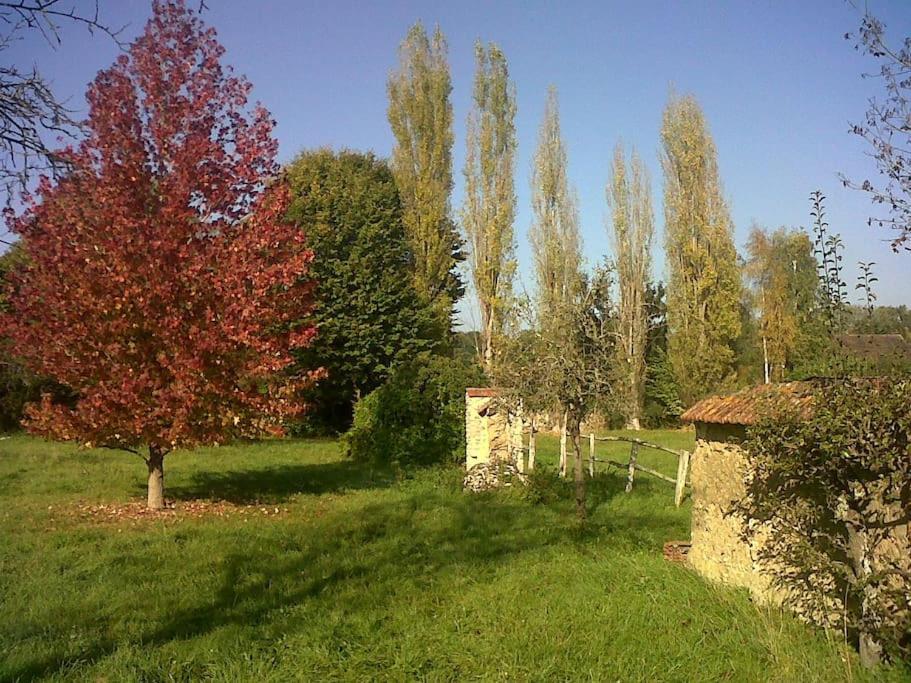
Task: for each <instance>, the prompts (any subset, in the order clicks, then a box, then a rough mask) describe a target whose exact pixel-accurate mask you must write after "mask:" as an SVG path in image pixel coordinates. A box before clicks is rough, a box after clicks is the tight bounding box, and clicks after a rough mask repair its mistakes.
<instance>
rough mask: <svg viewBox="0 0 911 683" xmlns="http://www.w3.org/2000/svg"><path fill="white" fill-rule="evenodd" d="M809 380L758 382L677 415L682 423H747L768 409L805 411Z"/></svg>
mask: <svg viewBox="0 0 911 683" xmlns="http://www.w3.org/2000/svg"><path fill="white" fill-rule="evenodd" d="M813 388H814V384H813V383H812V382H786V383H783V384H760V385H759V386H755V387H750V388H749V389H743V390H741V391H738V392H737V393H734V394H730V395H727V396H710V397H709V398H705V399H703V400H701V401H699V402H698V403H696V404H695V405H694V406H692V407H691V408H689V409H688V410H687V411H685V412H684V413H683V415H681V416H680V419H681V420H683V421H684V422H707V423H710V424H734V425H751V424H754V423H755V422H757V421H758V420H759V418H760V417H761V416H762V415H763V414H766V413H767V412H768V411H769V410H774V409H776V408H785V407H796V408H798V409H799V410H801V412H805V411H807V410H809V408H810V405H811V403H812V400H813V396H812V392H813Z"/></svg>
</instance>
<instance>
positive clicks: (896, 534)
mask: <svg viewBox="0 0 911 683" xmlns="http://www.w3.org/2000/svg"><path fill="white" fill-rule="evenodd" d="M909 391H911V381H909V379H908V378H907V377H901V376H893V377H889V378H881V379H877V380H872V381H871V380H865V379H841V380H830V381H822V382H819V381H817V382H816V383H814V384H813V385H810V387H809V389H808V391H807V397H808V398H809V401H810V402H809V405H810V408H811V409H810V410H802V409H800V408H796V407H794V406H792V405H791V404H788V406H786V407H785V409H784V410H783V411H776V410H771V412H769V414H768V415H765V416H763V419H762V420H760V422H759V423H758V424H756V425H753V426H752V427H751V428H750V429H749V431H748V433H747V436H748V440H747V442H746V444H745V446H746V452H747V454H748V456H749V465H750V467H749V473H748V476H747V477H746V478H745V483H746V485H747V496H746V497H745V498H744V500H743V501H742V503H741V504H740V505H739V506H738V507H739V510H736V511H733V512H739V513H740V514H742V515H743V516H744V517H745V518H746V519H747V520H749V521H750V523H748V524H745V525H744V534H745V536H746V537H747V538H748V539H750V540H760V538H761V540H760V543H759V544H758V545H757V546H756V547H758V548H759V550H758V552H757V556H756V557H755V558H754V559H756V560H757V561H758V562H760V563H762V566H764V567H765V570H766V571H767V572H768V573H769V574H770V575H771V576H772V578H773V580H774V581H775V583H776V584H777V585H778V586H779V587H782V588H784V589H785V590H786V593H785V595H786V596H787V599H788V600H789V601H790V602H792V603H796V606H798V607H800V608H802V609H801V612H802V613H803V614H804V615H805V616H807V617H808V618H810V619H812V620H814V621H817V622H821V623H822V624H823V625H826V626H829V627H835V628H837V629H838V630H839V631H842V630H843V631H844V633H845V638H848V637H851V638H853V639H854V641H855V642H856V643H858V644H859V646H860V657H861V662H863V663H864V664H865V665H867V666H871V665H874V664H876V663H878V662H879V660H880V658H881V657H882V656H884V655H885V656H886V657H889V658H891V659H893V660H897V661H902V660H905V661H907V658H908V656H909V655H911V591H909V588H911V554H909V552H908V543H909V538H908V535H907V529H908V528H909V525H911V506H909V505H908V501H909V500H911V446H909V444H911V403H909V402H908V392H909ZM805 405H806V404H805ZM770 408H774V406H771V405H770ZM807 413H809V414H807ZM754 520H755V521H756V522H759V523H753V521H754ZM833 598H836V599H837V600H839V601H841V602H842V604H841V605H838V606H837V611H835V610H833V602H832V600H833ZM833 612H835V613H834V614H833Z"/></svg>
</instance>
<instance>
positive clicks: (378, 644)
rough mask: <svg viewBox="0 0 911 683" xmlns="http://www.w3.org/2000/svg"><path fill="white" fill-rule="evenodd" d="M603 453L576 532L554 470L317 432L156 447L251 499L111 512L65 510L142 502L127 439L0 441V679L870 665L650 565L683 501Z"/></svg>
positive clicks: (627, 675) (551, 447)
mask: <svg viewBox="0 0 911 683" xmlns="http://www.w3.org/2000/svg"><path fill="white" fill-rule="evenodd" d="M645 436H646V437H647V438H651V439H654V440H658V441H660V442H661V443H665V444H667V445H673V446H677V447H691V445H692V435H691V434H688V433H683V432H680V433H677V432H656V433H646V435H645ZM612 450H613V453H614V456H613V457H616V459H618V460H621V461H623V460H625V457H626V451H625V449H623V448H620V447H617V448H614V449H612ZM540 451H541V455H540V459H541V461H542V462H544V463H552V462H553V461H554V459H555V453H556V440H554V439H552V438H543V439H541V443H540ZM598 452H599V455H602V454H603V455H606V454H607V453H608V447H607V446H606V445H604V444H599V451H598ZM672 460H673V458H672V457H671V456H661V455H658V454H656V455H650V456H645V455H643V462H646V463H648V464H651V465H657V466H659V467H661V468H663V469H664V470H665V471H667V472H668V473H670V474H672V473H673V472H674V463H673V462H672ZM602 469H603V473H601V474H599V476H598V477H597V478H596V479H595V480H594V481H593V482H591V486H590V506H591V524H590V525H589V527H588V528H587V529H586V530H584V531H580V530H579V529H578V528H577V527H576V524H575V521H574V516H573V512H572V510H573V503H572V500H571V497H570V491H569V489H570V486H569V485H568V484H564V483H562V482H561V483H556V484H554V483H553V482H551V483H550V485H549V486H541V487H539V488H538V489H536V490H539V491H542V490H543V491H544V494H543V495H542V496H541V497H542V498H544V499H545V501H546V502H544V503H533V502H529V499H528V497H526V496H523V495H520V494H519V493H518V492H515V491H513V492H506V493H500V494H485V495H482V496H468V495H464V494H462V493H461V491H460V487H459V484H460V477H461V473H460V471H459V470H458V469H456V468H452V469H434V470H426V471H422V472H418V473H416V474H415V475H414V476H413V478H407V479H403V480H396V479H395V478H394V477H392V476H390V475H389V474H388V473H386V472H371V471H369V469H367V468H363V467H360V466H357V465H355V464H353V463H349V462H346V461H344V460H342V459H341V458H340V455H339V450H338V447H337V445H336V443H335V442H333V441H314V440H309V441H282V442H266V443H261V444H254V445H246V446H236V447H228V448H225V447H222V448H217V449H216V448H212V449H204V450H201V451H197V452H196V453H193V454H190V453H176V454H172V455H171V456H168V460H167V461H166V484H167V487H168V491H167V493H168V495H169V496H170V497H171V498H173V499H177V500H179V501H180V500H184V501H186V500H191V499H214V500H227V501H230V502H233V503H236V504H240V505H248V504H249V505H251V506H252V505H253V504H254V503H255V504H256V505H255V507H251V508H249V509H247V510H246V511H237V512H233V513H230V514H227V515H225V516H208V517H202V518H190V517H182V518H179V519H174V518H168V519H165V520H162V519H138V520H129V519H127V520H123V521H110V520H107V519H96V518H87V517H85V516H80V514H78V510H79V509H80V507H79V506H81V505H83V506H84V505H85V504H110V503H124V502H127V501H129V500H133V499H141V498H142V496H143V494H144V491H143V483H144V481H143V480H144V471H143V465H142V463H141V462H140V461H139V460H138V459H136V458H135V456H130V455H122V454H118V453H114V452H111V451H80V450H77V449H76V448H74V447H71V446H66V445H60V444H53V443H46V442H43V441H40V440H37V439H32V438H28V437H24V436H14V437H12V438H9V439H5V440H3V441H0V615H2V617H0V680H30V679H33V678H50V679H75V680H91V681H172V680H185V681H190V680H194V681H195V680H219V681H241V680H257V681H289V680H313V681H335V680H346V681H347V680H350V681H364V680H415V679H417V680H453V681H466V680H510V681H512V680H541V681H551V680H595V681H602V680H603V681H617V680H621V681H657V680H672V681H714V680H725V681H729V680H734V681H769V680H772V681H813V680H818V681H838V680H867V679H868V677H867V676H866V675H865V672H862V671H859V670H858V665H857V660H856V657H855V655H854V654H853V653H851V652H850V651H849V650H848V649H846V648H845V647H844V646H842V645H841V644H840V643H839V640H838V636H837V634H830V635H826V634H825V633H823V632H820V631H816V630H813V629H810V628H808V627H805V626H803V625H801V624H799V623H797V622H796V621H795V620H793V619H791V618H789V617H787V616H784V615H782V614H780V613H778V612H776V611H768V610H759V609H757V608H755V607H754V606H753V605H752V604H751V603H750V601H749V599H748V597H747V595H746V594H745V593H744V592H742V591H735V590H728V589H724V588H720V587H716V586H712V585H709V584H707V583H705V582H704V581H702V580H701V579H700V578H699V577H698V576H696V575H695V574H693V573H692V572H690V571H688V570H687V569H685V568H683V567H680V566H677V565H672V564H669V563H667V562H665V561H664V559H663V558H662V556H661V546H662V543H663V542H664V541H665V540H669V539H684V538H687V537H688V533H689V531H688V529H689V509H688V507H687V505H684V507H683V508H681V509H676V508H674V506H673V489H672V487H671V486H670V485H668V484H666V483H664V482H660V481H655V480H654V479H651V478H650V477H648V476H647V475H642V476H641V477H640V478H639V479H637V484H636V488H635V490H634V491H633V493H632V494H629V495H627V494H624V493H623V484H624V478H625V473H623V472H615V473H611V471H610V470H609V468H607V467H602ZM276 508H277V509H278V510H279V512H278V514H274V511H275V509H276ZM262 510H267V511H268V512H269V513H270V514H264V513H263V512H262ZM880 675H881V676H885V677H887V678H889V679H894V680H907V679H908V673H907V671H899V670H897V669H892V670H889V671H886V672H880Z"/></svg>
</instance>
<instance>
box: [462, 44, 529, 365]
mask: <svg viewBox="0 0 911 683" xmlns="http://www.w3.org/2000/svg"><path fill="white" fill-rule="evenodd" d="M475 58H476V63H477V71H476V73H475V81H474V109H473V111H472V112H471V114H470V115H469V118H468V153H467V156H466V159H465V203H464V206H463V207H462V223H463V226H464V228H465V232H466V234H467V235H468V240H469V243H470V246H471V253H470V263H471V271H472V279H473V281H474V286H475V291H476V294H477V297H478V304H479V307H480V311H481V339H480V341H481V349H480V352H481V358H482V361H483V363H484V367H485V369H486V370H487V372H488V373H489V372H490V371H491V370H492V367H493V362H494V356H495V355H496V354H495V347H496V343H497V339H498V337H500V336H501V335H502V333H503V329H504V325H505V323H506V321H507V317H508V315H509V311H510V306H511V300H512V281H513V276H514V273H515V260H514V254H515V238H514V236H513V221H514V220H515V212H516V192H515V186H514V177H513V175H514V166H515V154H516V130H515V115H516V94H515V86H514V85H513V83H512V82H511V81H510V80H509V67H508V65H507V62H506V57H505V56H504V55H503V52H502V51H501V50H500V48H499V47H497V46H496V45H494V44H493V43H491V44H489V45H488V46H487V47H486V48H485V47H484V45H482V44H481V42H480V41H479V42H478V43H476V44H475Z"/></svg>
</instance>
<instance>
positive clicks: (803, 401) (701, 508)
mask: <svg viewBox="0 0 911 683" xmlns="http://www.w3.org/2000/svg"><path fill="white" fill-rule="evenodd" d="M811 388H812V387H811V385H809V384H807V383H803V382H790V383H786V384H765V385H760V386H756V387H751V388H749V389H745V390H743V391H739V392H737V393H735V394H731V395H728V396H713V397H710V398H707V399H704V400H702V401H699V402H698V403H696V404H695V405H694V406H693V407H692V408H690V409H689V410H687V411H686V412H684V413H683V415H682V416H681V419H682V420H683V421H685V422H690V423H693V424H694V425H695V427H696V449H695V451H694V453H693V457H692V462H691V463H690V467H691V470H690V478H691V484H692V500H693V517H692V532H691V543H692V545H691V547H690V551H689V557H688V559H689V562H690V564H691V565H692V567H693V568H694V569H696V571H698V572H699V573H700V574H702V575H703V576H705V577H706V578H709V579H712V580H715V581H720V582H723V583H726V584H730V585H734V586H742V587H744V588H748V589H749V590H750V592H751V593H752V594H753V595H754V597H756V598H759V599H761V600H770V599H771V600H773V601H775V600H776V598H777V597H780V596H777V594H776V592H775V591H774V590H773V589H772V587H771V581H770V579H769V577H768V575H767V574H765V573H763V572H761V571H760V568H759V566H758V564H757V562H756V559H755V558H756V550H757V548H756V544H757V543H758V542H760V541H756V540H754V541H753V543H752V544H751V543H747V542H746V541H745V540H744V539H743V530H744V529H743V524H744V521H743V520H742V519H741V517H739V516H738V515H737V514H735V513H733V510H734V507H735V505H736V503H737V502H738V501H741V500H743V498H744V496H745V495H746V484H745V477H746V475H747V468H748V459H747V454H746V452H745V450H744V448H743V442H744V440H745V438H746V431H747V428H748V427H749V426H750V425H752V424H754V423H755V422H756V421H757V420H758V419H759V416H760V415H762V414H763V413H764V412H765V411H767V410H769V409H774V408H775V407H776V406H778V407H782V406H784V405H791V406H796V407H798V408H802V409H807V408H808V407H809V401H810V400H811Z"/></svg>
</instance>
